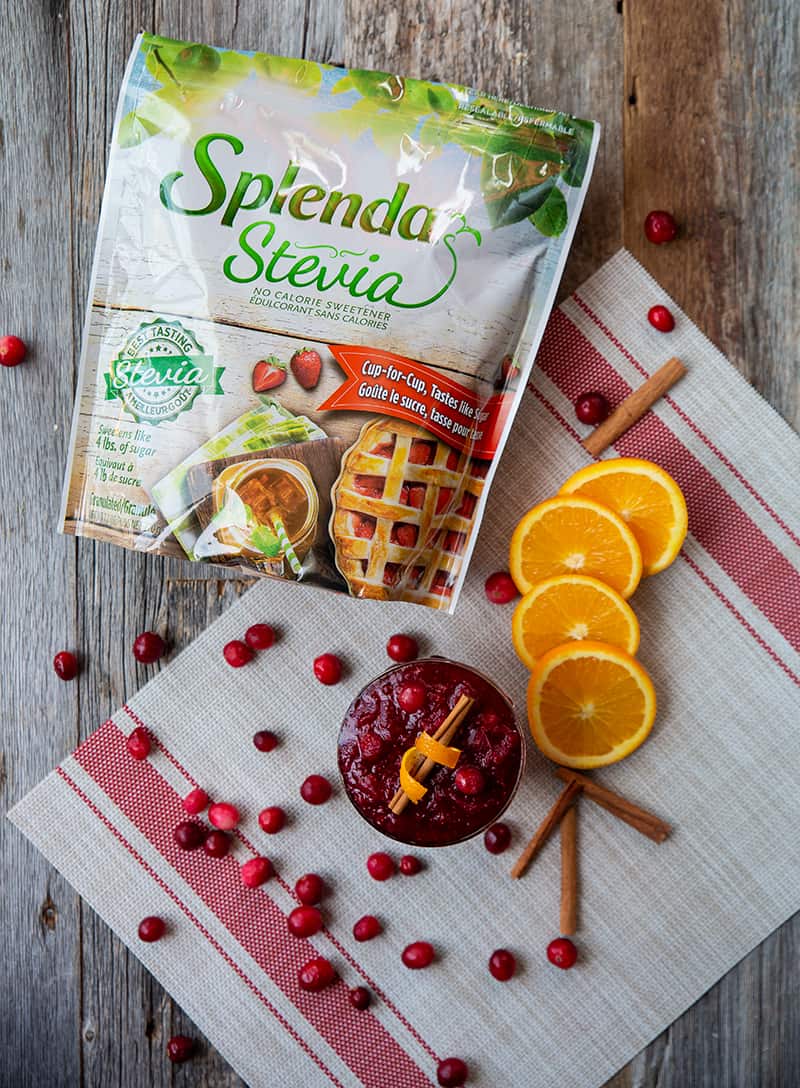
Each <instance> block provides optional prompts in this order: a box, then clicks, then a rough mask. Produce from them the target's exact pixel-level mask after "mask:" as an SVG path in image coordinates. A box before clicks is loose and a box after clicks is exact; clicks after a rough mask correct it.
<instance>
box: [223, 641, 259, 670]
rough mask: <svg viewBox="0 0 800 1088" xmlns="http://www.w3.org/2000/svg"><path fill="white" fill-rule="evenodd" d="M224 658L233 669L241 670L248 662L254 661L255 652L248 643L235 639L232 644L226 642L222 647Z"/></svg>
mask: <svg viewBox="0 0 800 1088" xmlns="http://www.w3.org/2000/svg"><path fill="white" fill-rule="evenodd" d="M222 656H223V657H224V658H225V660H226V661H227V662H228V664H229V665H230V666H231V668H232V669H241V667H242V665H246V664H247V663H248V661H252V660H253V651H252V650H251V649H250V647H249V646H248V645H247V643H246V642H242V641H241V640H240V639H238V638H235V639H233V641H232V642H226V643H225V645H224V646H223V647H222Z"/></svg>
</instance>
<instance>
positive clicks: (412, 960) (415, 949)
mask: <svg viewBox="0 0 800 1088" xmlns="http://www.w3.org/2000/svg"><path fill="white" fill-rule="evenodd" d="M434 955H435V953H434V951H433V945H432V944H429V943H428V941H414V943H413V944H409V945H406V947H405V948H404V949H403V963H404V964H405V965H406V967H410V968H411V970H412V971H419V970H420V969H421V968H423V967H429V966H430V965H431V964H432V963H433V957H434Z"/></svg>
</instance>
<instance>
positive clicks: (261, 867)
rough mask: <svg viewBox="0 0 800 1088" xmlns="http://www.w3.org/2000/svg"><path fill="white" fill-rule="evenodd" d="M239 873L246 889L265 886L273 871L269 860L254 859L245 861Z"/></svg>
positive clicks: (262, 858)
mask: <svg viewBox="0 0 800 1088" xmlns="http://www.w3.org/2000/svg"><path fill="white" fill-rule="evenodd" d="M239 871H240V873H241V876H242V883H243V884H244V886H245V887H246V888H260V887H261V885H262V884H266V882H267V881H268V880H269V878H270V877H271V876H272V874H273V873H274V871H275V870H274V869H273V868H272V862H271V861H270V860H269V858H264V857H256V858H250V860H249V861H246V862H245V863H244V865H243V866H242V867H241V869H240V870H239Z"/></svg>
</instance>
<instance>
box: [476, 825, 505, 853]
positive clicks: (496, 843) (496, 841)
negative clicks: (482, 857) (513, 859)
mask: <svg viewBox="0 0 800 1088" xmlns="http://www.w3.org/2000/svg"><path fill="white" fill-rule="evenodd" d="M510 842H511V828H510V827H509V826H508V824H502V823H498V824H492V826H491V827H487V829H486V831H485V832H484V833H483V844H484V846H485V847H486V849H487V850H488V851H489V853H490V854H502V853H503V851H504V850H507V849H508V846H509V843H510Z"/></svg>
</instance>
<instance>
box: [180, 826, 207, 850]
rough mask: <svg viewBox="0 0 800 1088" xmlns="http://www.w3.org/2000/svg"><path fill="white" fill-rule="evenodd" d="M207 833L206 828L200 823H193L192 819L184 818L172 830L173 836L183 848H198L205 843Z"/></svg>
mask: <svg viewBox="0 0 800 1088" xmlns="http://www.w3.org/2000/svg"><path fill="white" fill-rule="evenodd" d="M206 834H207V832H206V830H205V828H203V827H201V826H200V824H196V823H193V821H192V820H184V821H183V823H180V824H178V826H177V827H176V828H175V830H174V831H173V832H172V837H173V839H174V840H175V842H176V843H177V844H178V846H180V848H181V850H197V848H198V847H199V846H202V845H203V842H204V841H205V837H206Z"/></svg>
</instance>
